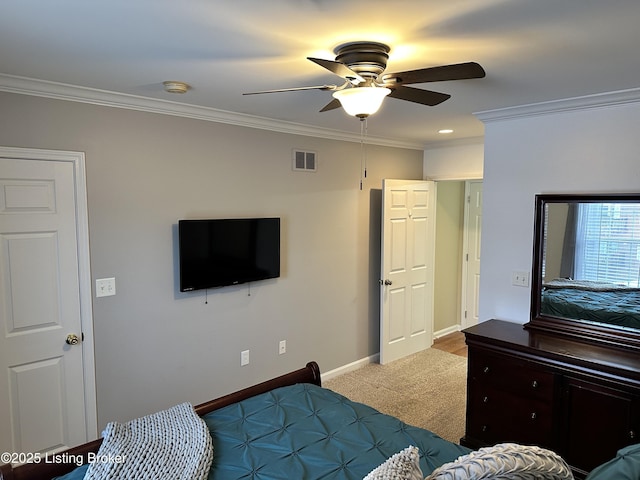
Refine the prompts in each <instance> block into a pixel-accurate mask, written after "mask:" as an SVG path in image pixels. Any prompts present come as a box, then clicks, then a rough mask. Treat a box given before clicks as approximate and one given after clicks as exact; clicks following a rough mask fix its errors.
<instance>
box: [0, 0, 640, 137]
mask: <svg viewBox="0 0 640 480" xmlns="http://www.w3.org/2000/svg"><path fill="white" fill-rule="evenodd" d="M638 23H640V2H638V0H607V1H604V0H446V1H433V0H416V1H403V0H399V1H392V2H390V1H388V0H387V1H382V0H366V1H362V0H347V1H344V0H343V1H337V0H268V1H265V0H235V1H234V2H231V1H215V0H182V1H176V0H109V1H106V0H91V1H87V0H56V1H51V0H4V1H2V2H1V4H0V45H1V46H0V90H5V91H12V90H11V89H9V88H7V85H9V84H10V85H12V86H13V87H15V85H16V84H17V83H20V82H27V83H28V82H31V79H37V80H44V81H46V82H41V83H40V86H39V87H38V88H39V89H40V91H42V90H43V89H45V90H46V89H47V88H52V89H55V87H57V86H58V84H65V85H73V86H79V87H87V88H90V89H98V90H104V91H109V92H119V93H122V94H125V95H126V96H124V97H122V98H123V101H125V102H126V99H127V98H129V99H131V100H135V99H138V98H139V97H149V98H153V99H160V100H163V101H170V102H180V103H185V104H190V105H197V106H201V107H207V108H210V109H215V110H216V111H217V110H222V111H228V112H236V113H239V114H243V115H249V116H251V117H264V118H265V119H273V120H275V121H277V122H282V123H283V124H289V123H293V124H302V125H305V126H310V127H314V128H320V129H329V130H331V131H340V132H351V133H353V134H354V135H356V134H359V133H360V127H361V124H360V122H359V121H358V119H356V118H354V117H349V116H347V115H346V113H345V112H344V111H343V110H342V109H337V110H332V111H329V112H324V113H319V110H320V109H321V108H322V107H323V106H324V105H326V104H327V103H328V102H329V101H330V100H331V99H332V98H331V92H327V91H319V90H313V91H297V92H288V93H273V94H266V95H253V96H243V95H242V93H243V92H252V91H256V90H266V89H274V88H286V87H297V86H306V85H322V84H326V83H329V84H336V83H337V84H340V83H341V79H340V78H339V77H337V76H335V75H333V74H331V73H330V72H328V71H327V70H325V69H323V68H321V67H320V66H318V65H316V64H315V63H312V62H310V61H308V60H306V57H308V56H314V57H320V58H326V59H333V58H334V53H333V50H334V48H335V47H336V46H338V45H340V44H343V43H346V42H351V41H362V40H367V41H377V42H383V43H386V44H388V45H389V46H390V47H391V53H390V59H389V61H388V64H387V70H386V71H387V72H394V71H404V70H411V69H416V68H423V67H429V66H437V65H445V64H451V63H461V62H467V61H475V62H478V63H480V64H481V65H482V66H483V67H484V69H485V70H486V72H487V76H486V77H485V78H483V79H473V80H458V81H447V82H438V83H429V84H420V85H414V86H416V87H418V88H427V89H430V90H435V91H440V92H445V93H449V94H451V95H452V98H451V99H449V100H447V101H446V102H444V103H442V104H440V105H438V106H435V107H428V106H423V105H418V104H413V103H409V102H406V101H402V100H398V99H393V98H387V99H385V101H384V104H383V106H382V108H381V110H380V111H379V112H378V113H377V114H375V115H373V116H371V117H370V118H369V119H368V120H367V133H368V135H369V136H370V137H372V138H373V137H379V138H388V139H395V140H398V141H401V142H406V143H407V144H408V145H428V144H433V143H436V144H439V142H443V141H450V140H455V141H460V139H463V138H469V137H481V136H482V135H483V125H482V122H480V121H479V120H478V119H477V118H476V117H475V116H474V115H473V113H474V112H480V111H487V110H493V109H498V108H503V107H508V106H517V105H525V104H530V103H538V102H544V101H550V100H556V99H561V98H569V97H576V96H583V95H589V94H595V93H602V92H608V91H617V90H624V89H631V88H637V87H639V86H640V48H639V47H640V28H638ZM16 77H19V78H16ZM165 80H179V81H184V82H186V83H188V84H189V85H191V87H192V88H191V90H190V91H189V92H188V93H186V94H184V95H175V94H169V93H166V92H164V90H163V87H162V82H163V81H165ZM48 82H55V83H48ZM13 87H12V88H13ZM14 90H15V89H14ZM0 112H1V105H0ZM443 128H451V129H454V133H452V134H449V135H447V136H444V135H442V134H438V133H437V132H438V130H440V129H443Z"/></svg>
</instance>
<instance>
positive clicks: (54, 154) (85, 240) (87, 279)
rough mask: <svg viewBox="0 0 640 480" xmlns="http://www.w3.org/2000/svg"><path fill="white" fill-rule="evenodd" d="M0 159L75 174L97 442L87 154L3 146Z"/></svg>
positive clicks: (90, 410)
mask: <svg viewBox="0 0 640 480" xmlns="http://www.w3.org/2000/svg"><path fill="white" fill-rule="evenodd" d="M0 158H8V159H17V160H41V161H58V162H70V163H71V164H72V165H73V172H74V179H73V183H74V195H75V209H76V239H77V243H78V281H79V285H78V287H79V298H80V323H81V326H82V334H83V336H84V340H83V342H82V360H83V362H84V363H83V367H84V369H83V380H84V404H85V418H84V423H85V431H86V434H87V441H90V440H94V439H96V438H98V413H97V399H96V379H95V351H94V344H93V304H92V296H91V259H90V255H89V213H88V206H87V184H86V171H85V158H84V152H74V151H64V150H44V149H36V148H17V147H3V146H0Z"/></svg>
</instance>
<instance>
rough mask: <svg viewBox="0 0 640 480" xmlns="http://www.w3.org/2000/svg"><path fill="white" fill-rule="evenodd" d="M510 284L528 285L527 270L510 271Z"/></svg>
mask: <svg viewBox="0 0 640 480" xmlns="http://www.w3.org/2000/svg"><path fill="white" fill-rule="evenodd" d="M511 284H512V285H515V286H517V287H528V286H529V272H522V271H514V272H512V273H511Z"/></svg>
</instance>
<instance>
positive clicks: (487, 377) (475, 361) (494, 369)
mask: <svg viewBox="0 0 640 480" xmlns="http://www.w3.org/2000/svg"><path fill="white" fill-rule="evenodd" d="M469 380H470V387H471V383H474V384H478V385H484V386H486V388H490V389H492V390H504V391H509V392H512V393H513V394H515V395H519V396H522V397H523V398H529V399H537V400H547V401H549V402H550V401H551V400H552V398H553V392H554V382H555V376H554V374H553V373H551V372H549V371H545V370H542V369H541V368H540V367H538V366H537V365H536V364H533V363H530V362H525V361H522V360H517V359H513V358H510V357H502V356H498V355H491V354H487V353H484V352H482V353H478V352H469ZM472 388H475V387H472Z"/></svg>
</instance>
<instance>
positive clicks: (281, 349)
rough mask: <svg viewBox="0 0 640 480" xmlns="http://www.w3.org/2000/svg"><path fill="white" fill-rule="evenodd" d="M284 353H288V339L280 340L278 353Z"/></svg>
mask: <svg viewBox="0 0 640 480" xmlns="http://www.w3.org/2000/svg"><path fill="white" fill-rule="evenodd" d="M283 353H287V341H286V340H280V344H279V345H278V354H279V355H282V354H283Z"/></svg>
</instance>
